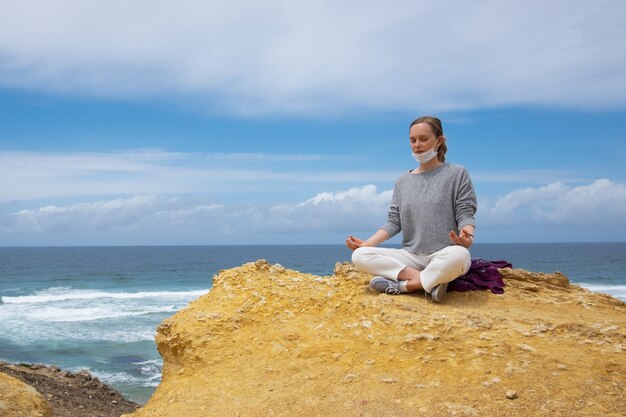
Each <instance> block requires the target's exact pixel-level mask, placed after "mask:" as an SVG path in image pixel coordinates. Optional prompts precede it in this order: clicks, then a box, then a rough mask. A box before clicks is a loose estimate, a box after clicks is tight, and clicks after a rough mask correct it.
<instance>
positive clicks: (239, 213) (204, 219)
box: [0, 185, 391, 244]
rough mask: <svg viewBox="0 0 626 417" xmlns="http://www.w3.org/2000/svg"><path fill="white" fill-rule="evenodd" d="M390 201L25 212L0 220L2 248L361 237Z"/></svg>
mask: <svg viewBox="0 0 626 417" xmlns="http://www.w3.org/2000/svg"><path fill="white" fill-rule="evenodd" d="M390 199H391V191H390V190H389V191H383V192H378V190H377V188H376V187H375V186H373V185H368V186H365V187H362V188H352V189H350V190H348V191H344V192H338V193H321V194H318V195H316V196H314V197H313V198H311V199H308V200H307V201H304V202H302V203H297V204H292V205H286V204H283V205H276V206H271V205H260V204H256V205H254V204H239V205H230V206H224V205H221V204H217V203H215V202H211V201H208V200H206V199H201V198H190V197H184V198H183V197H160V196H154V195H139V196H133V197H130V198H117V199H113V200H102V201H93V202H86V203H78V204H72V205H68V206H63V207H58V206H45V207H41V208H39V209H29V210H26V209H25V210H19V211H17V212H14V213H11V214H9V215H6V216H4V217H3V218H1V219H0V231H1V232H2V233H0V235H3V239H4V241H1V240H0V243H4V244H10V243H11V239H12V238H13V237H14V236H17V235H22V236H23V235H29V236H31V237H32V238H33V239H35V240H36V239H37V236H38V235H56V236H57V238H58V239H59V240H66V239H68V236H73V235H74V236H80V235H89V236H91V239H92V242H97V241H98V240H99V239H101V238H102V236H105V235H107V236H108V235H111V234H112V233H113V234H115V233H119V234H121V235H124V236H130V240H129V241H128V242H130V243H137V242H139V243H146V242H145V241H144V238H143V237H142V236H143V235H144V233H146V232H147V234H148V235H149V236H153V235H154V234H155V231H156V235H158V236H159V241H166V242H167V239H168V236H170V234H171V233H175V234H176V235H187V237H188V238H190V237H191V236H193V235H194V234H196V233H201V234H203V235H204V236H206V237H205V239H206V241H205V243H219V242H220V241H221V239H222V238H224V237H231V238H232V237H233V236H234V237H236V238H243V237H245V236H246V235H257V234H260V235H266V236H267V238H268V239H269V240H272V239H274V238H275V235H276V234H284V233H287V234H288V233H292V234H293V233H305V234H306V233H318V232H342V233H343V232H345V233H350V232H354V233H356V232H358V231H364V230H368V231H369V230H370V229H371V231H373V230H374V229H375V228H376V227H378V226H380V224H382V223H383V222H384V220H385V215H386V211H387V208H388V205H389V201H390ZM149 242H150V243H154V241H149ZM92 244H94V243H92Z"/></svg>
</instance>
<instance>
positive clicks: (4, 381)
mask: <svg viewBox="0 0 626 417" xmlns="http://www.w3.org/2000/svg"><path fill="white" fill-rule="evenodd" d="M0 417H52V409H51V408H50V405H48V402H47V401H46V400H45V399H44V398H43V397H42V396H41V394H40V393H39V392H37V390H36V389H35V388H33V387H31V386H30V385H26V384H25V383H24V382H22V381H20V380H19V379H17V378H13V377H12V376H9V375H7V374H3V373H1V372H0Z"/></svg>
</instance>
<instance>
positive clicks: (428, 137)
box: [409, 123, 441, 153]
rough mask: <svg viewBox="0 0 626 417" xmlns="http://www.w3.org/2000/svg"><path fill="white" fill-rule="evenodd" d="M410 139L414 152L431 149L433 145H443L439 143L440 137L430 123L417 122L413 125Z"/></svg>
mask: <svg viewBox="0 0 626 417" xmlns="http://www.w3.org/2000/svg"><path fill="white" fill-rule="evenodd" d="M409 141H410V142H411V150H412V151H413V153H422V152H425V151H429V150H430V149H432V148H433V146H436V147H437V148H438V147H439V145H441V144H440V143H438V142H439V138H436V137H435V133H434V132H433V130H432V128H431V127H430V125H429V124H428V123H417V124H414V125H413V126H411V130H409Z"/></svg>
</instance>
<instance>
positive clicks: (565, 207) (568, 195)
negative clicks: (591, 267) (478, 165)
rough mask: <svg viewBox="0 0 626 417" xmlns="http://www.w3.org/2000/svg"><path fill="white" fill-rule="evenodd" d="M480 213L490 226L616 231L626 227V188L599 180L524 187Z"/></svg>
mask: <svg viewBox="0 0 626 417" xmlns="http://www.w3.org/2000/svg"><path fill="white" fill-rule="evenodd" d="M479 214H480V216H481V217H480V218H481V220H482V221H484V223H486V224H487V225H489V224H510V225H519V224H531V225H533V224H535V225H536V224H544V225H547V226H550V225H557V226H558V225H567V226H571V227H574V228H576V227H588V226H592V227H597V228H598V229H599V230H600V229H604V230H614V229H615V228H617V227H620V228H621V227H624V226H626V186H625V185H624V184H620V183H616V182H613V181H610V180H608V179H599V180H596V181H594V182H593V183H591V184H588V185H580V186H568V185H565V184H563V183H561V182H554V183H551V184H548V185H546V186H543V187H537V188H533V187H527V188H521V189H518V190H515V191H513V192H511V193H508V194H506V195H505V196H503V197H501V198H500V199H498V200H497V202H496V203H495V204H493V205H491V206H489V205H486V206H481V207H480V210H479ZM615 236H617V234H615Z"/></svg>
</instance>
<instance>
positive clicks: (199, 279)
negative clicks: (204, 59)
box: [0, 243, 626, 404]
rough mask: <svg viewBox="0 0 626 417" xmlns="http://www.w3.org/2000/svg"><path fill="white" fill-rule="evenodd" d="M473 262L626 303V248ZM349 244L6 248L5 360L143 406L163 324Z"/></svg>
mask: <svg viewBox="0 0 626 417" xmlns="http://www.w3.org/2000/svg"><path fill="white" fill-rule="evenodd" d="M471 252H472V257H478V258H483V259H487V260H507V261H509V262H511V263H512V264H513V267H515V268H524V269H528V270H532V271H541V272H554V271H560V272H562V273H564V274H565V275H567V276H568V277H569V279H570V280H571V281H572V282H574V283H577V284H579V285H582V286H584V287H586V288H588V289H590V290H592V291H598V292H604V293H608V294H611V295H613V296H615V297H617V298H620V299H622V300H624V301H626V274H625V273H624V271H625V270H626V243H555V244H543V243H541V244H476V245H474V246H473V247H472V249H471ZM350 254H351V251H350V250H349V249H347V248H346V247H345V246H343V245H289V246H286V245H285V246H282V245H264V246H169V247H168V246H149V247H46V248H0V360H4V361H7V362H12V363H19V362H26V363H44V364H50V365H58V366H60V367H61V368H64V369H69V370H73V371H77V370H80V369H89V370H90V371H91V372H92V373H93V374H94V375H96V376H97V377H98V378H100V380H101V381H102V382H104V383H107V384H109V385H111V386H112V387H114V388H116V389H117V390H119V391H121V392H122V393H123V394H124V395H125V396H126V397H127V398H129V399H131V400H133V401H136V402H138V403H140V404H141V403H144V402H145V401H147V399H148V398H149V397H150V395H151V394H152V392H153V391H154V389H155V387H156V386H157V385H158V384H159V381H160V377H161V367H162V361H161V357H160V356H159V354H158V352H157V350H156V346H155V343H154V335H155V329H156V327H157V326H158V324H159V323H160V322H161V321H162V320H163V319H165V318H166V317H169V316H171V315H173V314H174V313H175V312H176V311H178V310H180V309H181V308H184V307H185V306H186V305H187V303H189V301H191V300H193V299H195V298H197V297H199V296H201V295H202V294H205V293H207V292H208V291H209V290H210V288H211V285H212V278H213V276H214V275H215V274H217V273H218V272H219V270H220V269H227V268H232V267H235V266H239V265H241V264H244V263H246V262H251V261H255V260H257V259H267V260H268V261H269V262H270V263H279V264H281V265H283V266H285V267H287V268H290V269H296V270H299V271H302V272H307V273H311V274H316V275H330V274H332V272H333V268H334V265H335V262H343V261H347V260H349V259H350Z"/></svg>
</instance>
